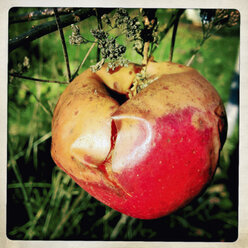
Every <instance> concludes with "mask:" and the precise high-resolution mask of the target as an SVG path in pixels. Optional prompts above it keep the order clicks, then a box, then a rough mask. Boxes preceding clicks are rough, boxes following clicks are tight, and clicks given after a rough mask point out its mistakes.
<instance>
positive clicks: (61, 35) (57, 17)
mask: <svg viewBox="0 0 248 248" xmlns="http://www.w3.org/2000/svg"><path fill="white" fill-rule="evenodd" d="M54 15H55V18H56V23H57V26H58V30H59V34H60V38H61V42H62V47H63V53H64V58H65V62H66V69H67V77H68V82H70V81H71V71H70V63H69V57H68V52H67V49H66V44H65V36H64V32H63V29H62V28H61V21H60V18H59V13H58V10H57V8H54Z"/></svg>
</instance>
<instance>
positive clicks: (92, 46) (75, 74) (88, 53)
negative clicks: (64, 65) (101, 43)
mask: <svg viewBox="0 0 248 248" xmlns="http://www.w3.org/2000/svg"><path fill="white" fill-rule="evenodd" d="M95 45H96V42H95V43H93V44H92V45H91V47H90V49H89V50H88V52H87V53H86V55H85V56H84V59H83V61H82V62H81V64H80V65H79V66H78V68H77V70H76V71H75V73H74V74H73V76H72V80H73V79H74V78H75V77H76V76H77V74H78V72H79V70H80V69H81V67H82V66H83V64H84V63H85V61H86V59H87V58H88V56H89V55H90V52H91V51H92V49H93V48H94V46H95Z"/></svg>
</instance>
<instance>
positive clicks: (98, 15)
mask: <svg viewBox="0 0 248 248" xmlns="http://www.w3.org/2000/svg"><path fill="white" fill-rule="evenodd" d="M95 12H96V18H97V24H98V29H100V30H102V19H101V15H100V14H99V12H98V10H97V9H95ZM96 61H97V62H98V61H100V48H99V47H97V53H96Z"/></svg>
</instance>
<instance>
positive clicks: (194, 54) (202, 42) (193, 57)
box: [185, 39, 206, 66]
mask: <svg viewBox="0 0 248 248" xmlns="http://www.w3.org/2000/svg"><path fill="white" fill-rule="evenodd" d="M205 41H206V39H202V41H201V43H200V45H199V46H198V47H197V48H196V49H195V50H194V52H193V54H192V56H191V58H190V59H189V60H188V62H187V63H186V64H185V65H186V66H190V65H191V64H192V63H193V61H194V59H195V57H196V55H197V54H198V52H199V51H200V49H201V47H202V46H203V44H204V42H205Z"/></svg>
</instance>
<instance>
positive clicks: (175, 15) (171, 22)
mask: <svg viewBox="0 0 248 248" xmlns="http://www.w3.org/2000/svg"><path fill="white" fill-rule="evenodd" d="M184 11H185V9H179V10H177V11H176V13H173V14H172V15H171V17H170V20H169V21H168V23H167V25H166V27H165V28H164V29H163V30H161V32H160V40H162V39H163V38H164V37H165V36H166V35H167V33H168V32H169V31H170V29H171V28H172V27H173V25H174V23H175V21H176V20H177V18H178V17H180V16H181V15H182V14H183V13H184ZM156 48H157V46H154V49H153V50H152V53H153V52H154V51H155V50H156Z"/></svg>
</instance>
